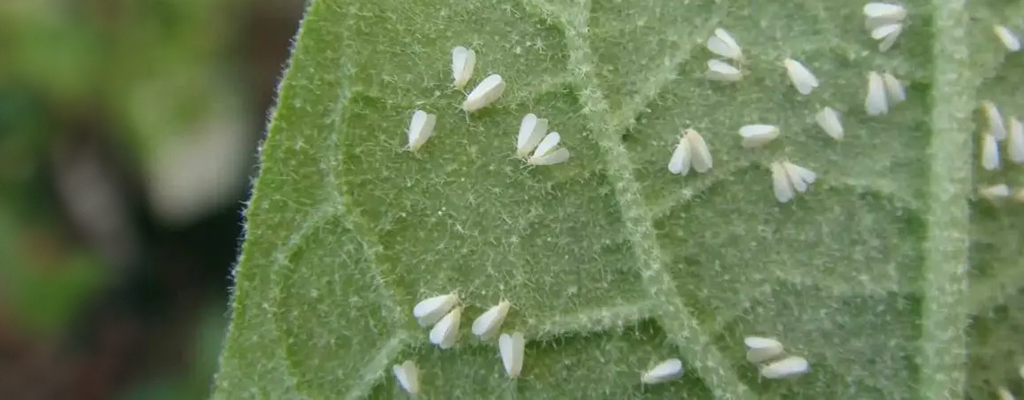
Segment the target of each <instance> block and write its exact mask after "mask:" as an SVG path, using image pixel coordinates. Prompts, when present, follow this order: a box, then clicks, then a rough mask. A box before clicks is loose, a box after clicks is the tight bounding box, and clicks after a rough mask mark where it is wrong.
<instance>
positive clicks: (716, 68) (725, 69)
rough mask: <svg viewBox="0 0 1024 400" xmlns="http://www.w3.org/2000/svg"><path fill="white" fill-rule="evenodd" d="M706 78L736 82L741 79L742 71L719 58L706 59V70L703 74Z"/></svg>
mask: <svg viewBox="0 0 1024 400" xmlns="http://www.w3.org/2000/svg"><path fill="white" fill-rule="evenodd" d="M704 76H705V77H706V78H707V79H708V80H712V81H723V82H736V81H739V80H741V79H743V73H742V72H740V70H739V69H737V68H736V67H734V66H732V65H731V64H729V63H727V62H725V61H721V60H708V70H707V72H706V73H705V74H704Z"/></svg>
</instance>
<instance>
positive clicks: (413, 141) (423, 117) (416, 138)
mask: <svg viewBox="0 0 1024 400" xmlns="http://www.w3.org/2000/svg"><path fill="white" fill-rule="evenodd" d="M436 123H437V117H436V116H435V115H434V114H429V113H427V112H426V111H422V110H416V112H414V113H412V120H411V121H409V132H408V136H409V144H408V145H407V146H406V147H405V148H406V149H407V150H410V151H416V150H419V148H420V147H423V144H424V143H426V142H427V139H430V137H431V136H433V135H434V124H436Z"/></svg>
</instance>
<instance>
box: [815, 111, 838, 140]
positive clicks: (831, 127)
mask: <svg viewBox="0 0 1024 400" xmlns="http://www.w3.org/2000/svg"><path fill="white" fill-rule="evenodd" d="M814 121H815V122H817V123H818V126H820V127H821V129H822V130H824V131H825V134H827V135H829V136H831V137H832V138H833V139H835V140H842V139H843V135H844V132H843V123H842V122H841V121H840V120H839V112H837V111H836V110H834V109H832V107H825V108H822V109H821V111H818V113H817V114H815V115H814Z"/></svg>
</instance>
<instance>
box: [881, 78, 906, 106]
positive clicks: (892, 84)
mask: <svg viewBox="0 0 1024 400" xmlns="http://www.w3.org/2000/svg"><path fill="white" fill-rule="evenodd" d="M882 84H883V85H885V94H886V95H887V96H889V102H890V103H892V104H896V103H900V102H902V101H904V100H906V99H907V91H906V89H904V88H903V83H902V82H900V80H899V79H896V77H895V76H893V74H890V73H888V72H886V73H883V74H882Z"/></svg>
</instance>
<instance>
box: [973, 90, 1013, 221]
mask: <svg viewBox="0 0 1024 400" xmlns="http://www.w3.org/2000/svg"><path fill="white" fill-rule="evenodd" d="M981 110H982V113H983V114H984V115H985V120H986V121H987V126H986V128H985V131H984V133H983V134H982V136H981V145H980V146H979V147H980V148H981V150H980V151H981V155H980V159H981V162H980V164H981V167H982V168H983V169H986V170H989V171H993V170H998V169H1000V168H1002V165H1003V163H1002V159H1003V155H1004V154H1005V156H1006V159H1007V160H1009V161H1010V162H1012V163H1014V164H1022V163H1024V125H1022V124H1021V122H1020V120H1018V119H1017V117H1010V118H1007V119H1006V120H1004V119H1003V114H1002V113H1001V112H1000V111H999V107H997V106H996V105H995V103H992V102H991V101H982V102H981ZM1001 148H1002V150H1001ZM978 194H979V195H980V196H981V197H983V198H986V199H988V200H991V201H1002V200H1005V199H1008V198H1011V197H1012V198H1013V199H1014V200H1015V201H1018V202H1022V203H1024V188H1021V189H1017V190H1016V192H1014V190H1013V189H1011V188H1010V187H1009V186H1008V185H1006V184H1005V183H999V184H994V185H988V186H984V187H981V188H980V189H978Z"/></svg>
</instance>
